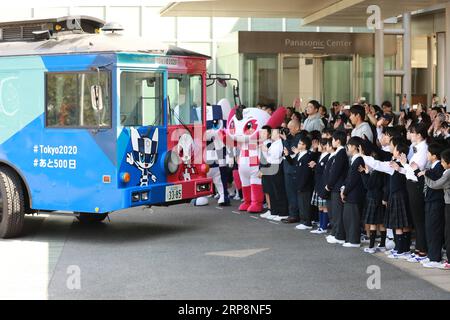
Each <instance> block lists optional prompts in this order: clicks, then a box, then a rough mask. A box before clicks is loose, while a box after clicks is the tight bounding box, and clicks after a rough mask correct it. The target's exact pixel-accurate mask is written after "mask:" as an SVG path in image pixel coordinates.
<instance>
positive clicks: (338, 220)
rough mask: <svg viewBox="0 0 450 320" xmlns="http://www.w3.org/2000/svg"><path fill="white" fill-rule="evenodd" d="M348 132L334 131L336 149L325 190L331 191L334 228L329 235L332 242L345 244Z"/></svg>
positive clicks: (328, 240)
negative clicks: (343, 189) (344, 191)
mask: <svg viewBox="0 0 450 320" xmlns="http://www.w3.org/2000/svg"><path fill="white" fill-rule="evenodd" d="M346 143H347V134H346V132H344V131H336V132H334V133H333V148H335V149H336V151H335V152H334V153H333V155H332V156H330V160H328V161H331V166H330V171H329V175H327V176H326V184H325V190H326V191H327V192H331V207H332V219H333V220H332V230H331V234H330V235H329V236H328V237H327V242H328V243H330V244H344V243H345V233H344V229H343V221H342V212H343V209H344V205H343V203H342V200H341V187H342V186H343V185H344V181H345V178H346V177H347V171H348V166H349V163H348V157H347V152H346V151H345V148H344V147H345V144H346Z"/></svg>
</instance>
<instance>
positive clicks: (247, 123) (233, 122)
mask: <svg viewBox="0 0 450 320" xmlns="http://www.w3.org/2000/svg"><path fill="white" fill-rule="evenodd" d="M285 116H286V109H285V108H284V107H280V108H278V109H277V110H276V111H275V112H274V113H273V114H272V116H270V115H269V114H268V113H267V112H266V111H263V110H261V109H258V108H243V107H242V106H241V107H236V108H234V109H233V110H232V111H231V113H230V115H229V117H228V123H227V133H228V136H229V137H230V138H231V139H232V140H233V141H235V142H236V143H237V149H238V150H239V157H238V167H239V177H240V180H241V184H242V195H243V197H244V202H243V203H242V204H241V206H240V207H239V210H240V211H247V212H249V213H259V212H261V211H262V210H263V201H264V193H263V189H262V185H261V179H260V178H259V177H258V171H259V150H258V138H259V130H261V128H262V127H263V126H265V125H268V126H270V127H271V128H277V127H279V126H281V124H282V123H283V120H284V117H285Z"/></svg>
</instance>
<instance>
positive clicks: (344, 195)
mask: <svg viewBox="0 0 450 320" xmlns="http://www.w3.org/2000/svg"><path fill="white" fill-rule="evenodd" d="M363 143H364V141H363V139H361V138H359V137H352V138H350V139H349V141H348V142H347V154H348V156H349V157H351V161H350V163H351V164H350V168H349V170H348V174H347V178H346V179H345V183H344V185H343V186H342V189H341V199H342V202H343V203H344V210H343V213H342V221H343V227H344V234H345V243H344V244H343V247H345V248H359V247H360V246H361V236H360V235H361V233H360V226H361V225H360V222H361V206H362V200H363V199H364V193H365V190H364V185H363V182H362V178H361V175H360V174H359V168H360V167H362V166H365V164H364V160H363V158H362V157H361V154H360V153H361V147H362V144H363Z"/></svg>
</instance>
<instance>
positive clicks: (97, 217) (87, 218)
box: [76, 213, 108, 223]
mask: <svg viewBox="0 0 450 320" xmlns="http://www.w3.org/2000/svg"><path fill="white" fill-rule="evenodd" d="M107 216H108V214H107V213H80V214H79V215H77V216H76V217H77V219H78V221H80V222H81V223H98V222H102V221H103V220H105V219H106V217H107Z"/></svg>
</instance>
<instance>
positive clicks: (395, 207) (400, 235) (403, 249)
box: [363, 138, 411, 260]
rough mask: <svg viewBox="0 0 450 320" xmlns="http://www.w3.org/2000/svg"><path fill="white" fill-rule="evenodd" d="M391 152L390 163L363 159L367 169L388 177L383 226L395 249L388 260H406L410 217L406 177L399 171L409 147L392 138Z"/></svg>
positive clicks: (408, 255) (402, 141)
mask: <svg viewBox="0 0 450 320" xmlns="http://www.w3.org/2000/svg"><path fill="white" fill-rule="evenodd" d="M391 150H392V155H393V158H392V159H393V161H391V162H381V161H377V160H375V159H373V158H372V157H367V156H364V157H363V158H364V161H365V162H366V163H367V164H368V166H369V167H371V168H373V169H374V170H377V171H381V172H385V173H387V174H389V175H390V177H389V198H388V203H387V209H386V214H385V219H384V225H385V226H386V228H390V229H393V230H394V241H395V248H394V249H392V250H390V251H388V254H389V255H388V258H390V259H404V260H407V259H409V257H410V249H409V242H408V236H407V233H408V232H409V230H410V227H411V217H410V215H409V207H408V193H407V190H406V177H405V175H403V174H401V173H400V172H399V170H400V169H401V168H403V167H402V164H401V161H400V160H401V159H402V158H404V157H406V155H407V154H408V152H409V146H408V144H407V142H406V141H405V140H404V139H403V138H393V139H392V140H391Z"/></svg>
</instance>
